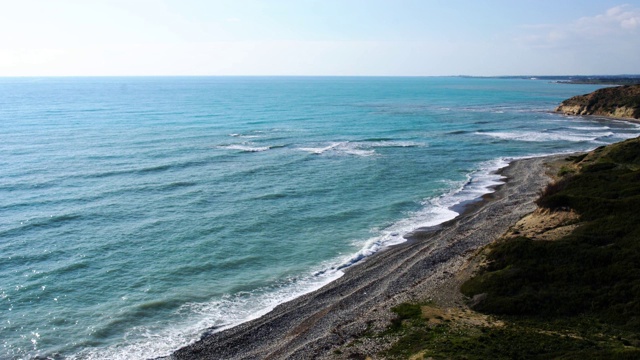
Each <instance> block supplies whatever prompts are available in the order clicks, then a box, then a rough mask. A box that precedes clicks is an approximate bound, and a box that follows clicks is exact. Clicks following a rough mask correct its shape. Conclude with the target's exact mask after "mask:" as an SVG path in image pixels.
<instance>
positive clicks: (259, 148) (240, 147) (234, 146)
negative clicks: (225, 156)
mask: <svg viewBox="0 0 640 360" xmlns="http://www.w3.org/2000/svg"><path fill="white" fill-rule="evenodd" d="M218 148H219V149H227V150H240V151H244V152H263V151H267V150H269V149H271V147H270V146H249V145H241V144H232V145H221V146H218Z"/></svg>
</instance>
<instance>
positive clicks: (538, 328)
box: [382, 304, 640, 360]
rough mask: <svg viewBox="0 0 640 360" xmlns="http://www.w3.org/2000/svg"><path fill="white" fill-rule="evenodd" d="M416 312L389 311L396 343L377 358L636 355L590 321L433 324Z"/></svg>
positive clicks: (628, 343)
mask: <svg viewBox="0 0 640 360" xmlns="http://www.w3.org/2000/svg"><path fill="white" fill-rule="evenodd" d="M420 309H421V306H420V305H417V304H402V305H400V306H399V307H397V308H395V309H394V312H396V314H397V315H398V318H397V320H398V321H397V322H395V323H394V325H393V326H392V327H391V328H390V329H389V332H391V333H395V334H398V335H399V340H398V341H397V342H396V343H395V344H394V345H393V346H392V347H391V348H390V349H388V350H387V351H385V352H384V353H383V354H382V355H383V356H384V357H385V358H389V359H407V358H409V357H413V358H418V359H419V358H424V359H427V358H433V359H469V360H471V359H478V360H480V359H489V358H491V359H585V358H586V359H637V358H638V357H639V356H640V350H638V349H637V348H635V347H634V343H633V342H635V343H636V344H635V345H637V342H638V340H637V339H632V340H628V339H626V338H624V337H622V336H620V335H618V333H616V336H613V337H612V336H611V335H610V334H609V335H604V334H602V333H601V332H603V331H604V332H610V330H609V329H605V328H603V326H601V325H597V324H593V323H586V322H585V323H581V322H579V321H576V322H574V323H561V324H553V323H552V324H546V323H542V322H536V321H531V320H528V321H517V320H515V321H509V322H507V323H506V324H493V325H492V324H486V325H479V326H470V325H465V323H464V322H463V321H459V320H458V321H449V322H447V321H444V322H439V323H437V324H435V325H434V324H433V323H432V322H430V321H429V318H428V317H425V316H424V314H422V313H421V312H420ZM407 310H408V311H407ZM582 321H583V322H584V320H582ZM558 329H561V330H560V331H559V330H558ZM584 329H590V330H589V331H584ZM420 355H421V357H420Z"/></svg>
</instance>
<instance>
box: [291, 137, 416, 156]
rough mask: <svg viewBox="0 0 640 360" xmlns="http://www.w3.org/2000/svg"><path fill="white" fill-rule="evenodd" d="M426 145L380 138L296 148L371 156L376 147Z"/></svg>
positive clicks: (315, 152)
mask: <svg viewBox="0 0 640 360" xmlns="http://www.w3.org/2000/svg"><path fill="white" fill-rule="evenodd" d="M425 146H427V145H426V144H424V143H419V142H413V141H392V140H381V141H359V142H351V141H340V142H333V143H330V144H329V145H325V146H320V147H301V148H298V150H301V151H306V152H309V153H312V154H315V155H322V154H325V153H331V154H336V155H340V154H347V155H356V156H372V155H375V154H376V151H375V149H376V148H385V147H425Z"/></svg>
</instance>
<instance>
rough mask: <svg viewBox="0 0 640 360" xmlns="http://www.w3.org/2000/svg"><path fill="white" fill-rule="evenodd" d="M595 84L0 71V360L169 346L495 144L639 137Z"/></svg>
mask: <svg viewBox="0 0 640 360" xmlns="http://www.w3.org/2000/svg"><path fill="white" fill-rule="evenodd" d="M596 88H597V87H596V86H590V85H569V84H555V83H548V82H544V81H532V80H498V79H463V78H348V77H347V78H295V77H292V78H287V77H285V78H259V77H228V78H227V77H222V78H217V77H203V78H43V79H37V78H15V79H10V78H5V79H0V94H1V95H2V96H0V121H1V122H2V124H3V126H2V129H1V130H0V153H1V154H2V156H1V157H0V211H2V216H1V217H0V279H2V280H1V282H0V311H1V312H2V318H1V319H2V320H1V321H2V325H1V326H0V339H2V340H0V341H1V342H2V347H1V348H0V358H29V357H34V356H36V355H40V356H53V355H55V354H58V355H60V356H62V357H65V358H81V359H92V358H95V359H103V358H122V359H125V358H135V359H137V358H145V357H153V356H159V355H166V354H168V353H170V352H171V351H172V350H174V349H176V348H177V347H180V346H182V345H185V344H186V343H188V342H190V341H193V340H194V339H197V338H198V337H199V336H200V334H202V332H203V331H204V330H205V329H206V328H208V327H214V326H215V327H217V328H224V327H228V326H232V325H234V324H237V323H239V322H242V321H246V320H247V319H250V318H253V317H256V316H259V315H260V314H263V313H265V312H266V311H268V310H269V309H270V308H272V307H273V306H275V305H277V304H279V303H281V302H283V301H286V300H287V299H291V298H293V297H295V296H298V295H300V294H301V293H304V292H307V291H311V290H313V289H316V288H318V287H319V286H321V285H323V284H325V283H327V282H328V281H331V280H333V279H336V278H337V277H339V276H340V275H341V274H342V272H341V271H342V269H344V268H345V267H347V266H350V265H352V264H354V263H357V262H358V261H360V260H361V259H363V258H365V257H366V256H369V255H371V254H373V253H375V252H376V251H378V250H379V249H381V248H383V247H385V246H388V245H390V244H394V243H398V242H401V241H403V237H402V236H403V235H404V234H406V233H408V232H410V231H411V230H413V229H415V228H417V227H421V226H428V225H435V224H438V223H441V222H443V221H446V220H449V219H451V218H453V217H454V216H455V215H456V212H455V211H453V210H452V207H453V206H455V205H456V204H459V203H461V202H463V201H466V200H469V199H473V198H476V197H478V196H480V195H482V194H484V193H486V192H487V191H489V190H488V188H489V187H491V186H492V185H495V184H497V183H498V182H499V180H500V178H499V176H497V175H494V174H493V173H492V171H494V170H496V169H498V168H500V167H502V166H505V165H506V164H507V162H508V160H509V159H512V158H518V157H526V156H538V155H543V154H550V153H561V152H572V151H582V150H588V149H592V148H594V147H597V146H600V145H603V144H607V143H611V142H615V141H620V140H622V139H624V138H628V137H634V136H638V135H640V129H639V128H638V127H637V126H636V125H634V124H629V123H625V122H619V121H608V120H604V119H597V118H589V119H585V118H576V117H565V116H561V115H557V114H552V113H549V112H548V110H550V109H553V108H554V107H555V106H556V105H557V104H558V103H559V102H560V101H562V100H563V99H565V98H568V97H571V96H573V95H577V94H582V93H587V92H590V91H592V90H595V89H596Z"/></svg>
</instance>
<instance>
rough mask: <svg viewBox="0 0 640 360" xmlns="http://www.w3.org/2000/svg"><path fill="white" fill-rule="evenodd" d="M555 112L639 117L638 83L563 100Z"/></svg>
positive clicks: (620, 117) (639, 88) (636, 118)
mask: <svg viewBox="0 0 640 360" xmlns="http://www.w3.org/2000/svg"><path fill="white" fill-rule="evenodd" d="M556 112H561V113H563V114H567V115H598V116H606V117H612V118H619V119H635V120H638V119H640V85H625V86H617V87H609V88H604V89H599V90H596V91H594V92H592V93H589V94H585V95H578V96H574V97H572V98H570V99H567V100H565V101H563V102H562V103H561V104H560V106H558V107H557V108H556Z"/></svg>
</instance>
